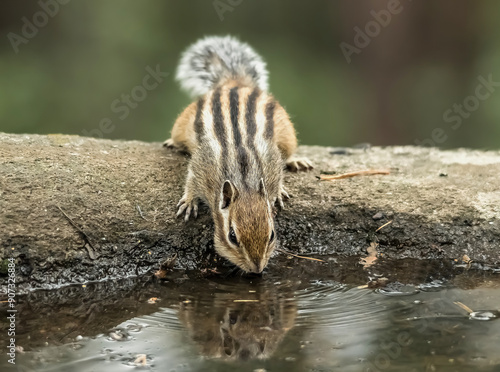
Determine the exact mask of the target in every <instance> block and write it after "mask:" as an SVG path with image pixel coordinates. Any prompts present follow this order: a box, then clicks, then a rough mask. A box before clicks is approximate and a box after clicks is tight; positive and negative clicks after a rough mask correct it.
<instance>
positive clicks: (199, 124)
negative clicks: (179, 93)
mask: <svg viewBox="0 0 500 372" xmlns="http://www.w3.org/2000/svg"><path fill="white" fill-rule="evenodd" d="M204 104H205V100H204V99H203V98H200V99H199V100H198V103H197V105H196V117H195V118H194V132H195V133H196V140H197V141H198V144H199V143H201V139H202V138H203V134H204V133H203V120H201V113H202V112H203V105H204Z"/></svg>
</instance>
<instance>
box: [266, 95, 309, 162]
mask: <svg viewBox="0 0 500 372" xmlns="http://www.w3.org/2000/svg"><path fill="white" fill-rule="evenodd" d="M274 135H275V140H276V144H277V145H278V148H279V149H280V151H281V155H282V156H283V159H285V162H286V168H287V169H288V170H289V171H291V172H297V171H309V170H311V169H313V165H312V163H311V162H310V161H309V160H308V159H306V158H298V157H296V156H295V155H294V154H295V150H297V135H296V134H295V129H294V127H293V124H292V122H291V121H290V118H289V117H288V115H287V113H286V111H285V109H284V108H283V107H281V106H280V105H278V104H276V111H275V114H274Z"/></svg>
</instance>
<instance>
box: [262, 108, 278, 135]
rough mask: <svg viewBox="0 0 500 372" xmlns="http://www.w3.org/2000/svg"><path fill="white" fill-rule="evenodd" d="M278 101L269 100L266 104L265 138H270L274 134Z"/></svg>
mask: <svg viewBox="0 0 500 372" xmlns="http://www.w3.org/2000/svg"><path fill="white" fill-rule="evenodd" d="M275 107H276V103H275V102H274V101H271V102H269V103H268V104H267V105H266V131H265V133H264V138H266V139H268V140H270V139H272V138H273V136H274V108H275Z"/></svg>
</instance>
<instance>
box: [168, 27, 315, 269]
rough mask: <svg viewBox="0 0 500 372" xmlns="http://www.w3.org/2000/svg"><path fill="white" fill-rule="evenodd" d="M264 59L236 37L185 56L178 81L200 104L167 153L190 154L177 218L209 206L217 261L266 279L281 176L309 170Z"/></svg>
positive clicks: (180, 121)
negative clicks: (286, 171)
mask: <svg viewBox="0 0 500 372" xmlns="http://www.w3.org/2000/svg"><path fill="white" fill-rule="evenodd" d="M267 77H268V72H267V70H266V64H265V62H264V61H263V60H262V58H261V57H260V56H259V55H258V54H257V53H256V52H255V51H254V50H253V49H252V48H251V47H250V46H249V45H248V44H245V43H243V42H240V41H239V40H237V39H236V38H234V37H231V36H225V37H214V36H212V37H206V38H203V39H201V40H199V41H197V42H196V43H194V44H193V45H191V46H190V47H189V48H188V49H187V50H186V51H185V52H184V53H183V55H182V56H181V60H180V64H179V67H178V69H177V74H176V79H177V80H178V81H179V82H180V85H181V87H182V88H183V89H185V90H186V91H188V92H189V93H190V94H191V96H192V98H195V99H196V101H195V102H193V103H191V104H190V105H189V106H188V107H187V108H186V109H185V110H184V111H183V112H182V113H181V114H180V115H179V117H178V118H177V120H176V121H175V123H174V126H173V129H172V133H171V138H170V139H168V140H166V141H165V143H164V146H166V147H170V148H176V149H179V150H182V151H184V152H187V153H189V154H190V155H191V159H190V161H189V165H188V172H187V179H186V185H185V191H184V195H183V196H182V198H181V199H180V201H179V204H178V205H177V207H178V208H179V209H178V212H177V216H182V215H184V218H185V221H188V220H189V218H190V216H191V215H192V216H193V217H194V218H196V217H197V215H198V203H199V202H200V201H203V202H205V203H206V204H208V206H209V207H210V210H211V213H212V217H213V220H214V225H215V235H214V244H215V249H216V251H217V253H218V254H220V255H221V256H223V257H225V258H227V259H228V260H229V261H231V262H232V263H234V264H235V265H237V266H239V267H240V268H241V269H242V270H244V271H246V272H254V273H261V272H262V271H263V270H264V268H265V267H266V265H267V263H268V261H269V258H270V256H271V253H272V252H273V251H274V248H275V246H276V232H275V228H274V216H275V204H276V203H277V204H278V207H280V208H283V207H284V204H283V199H288V197H289V196H288V193H287V191H286V190H285V188H284V187H283V170H284V169H285V167H287V168H288V169H289V170H291V171H299V170H310V169H312V164H311V163H310V162H309V161H308V160H307V159H298V158H295V157H293V154H294V152H295V150H296V148H297V137H296V134H295V129H294V127H293V124H292V123H291V121H290V119H289V117H288V114H287V113H286V111H285V109H284V108H283V107H282V106H281V105H280V104H279V103H278V102H277V101H276V100H275V99H274V98H273V96H272V95H270V94H269V93H268V92H267V90H268V82H267Z"/></svg>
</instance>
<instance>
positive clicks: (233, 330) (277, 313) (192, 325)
mask: <svg viewBox="0 0 500 372" xmlns="http://www.w3.org/2000/svg"><path fill="white" fill-rule="evenodd" d="M224 287H225V286H223V285H220V286H217V289H214V292H215V293H204V294H201V295H200V296H199V297H198V298H196V299H193V298H190V299H187V300H185V301H182V302H181V306H180V310H179V319H180V321H181V322H182V323H183V324H184V325H185V327H186V328H187V330H188V333H189V335H190V336H191V338H192V339H193V340H194V341H195V342H196V343H197V344H198V345H199V346H200V347H201V353H202V354H203V355H204V356H207V357H210V358H223V359H239V360H248V359H266V358H269V357H270V356H271V355H272V354H273V353H274V351H275V350H276V349H277V347H278V346H279V344H280V343H281V341H282V340H283V338H284V336H285V334H286V333H287V332H288V331H289V330H290V329H291V328H292V327H293V326H294V322H295V316H296V313H297V307H296V304H295V301H294V299H293V292H292V291H291V290H288V291H287V290H285V291H283V289H282V288H281V289H280V288H271V287H268V286H261V287H246V288H245V289H242V290H238V291H235V290H234V289H235V288H234V287H229V286H227V287H226V288H224ZM224 290H226V291H225V292H222V291H224ZM250 291H252V292H250ZM253 291H255V292H253Z"/></svg>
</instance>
